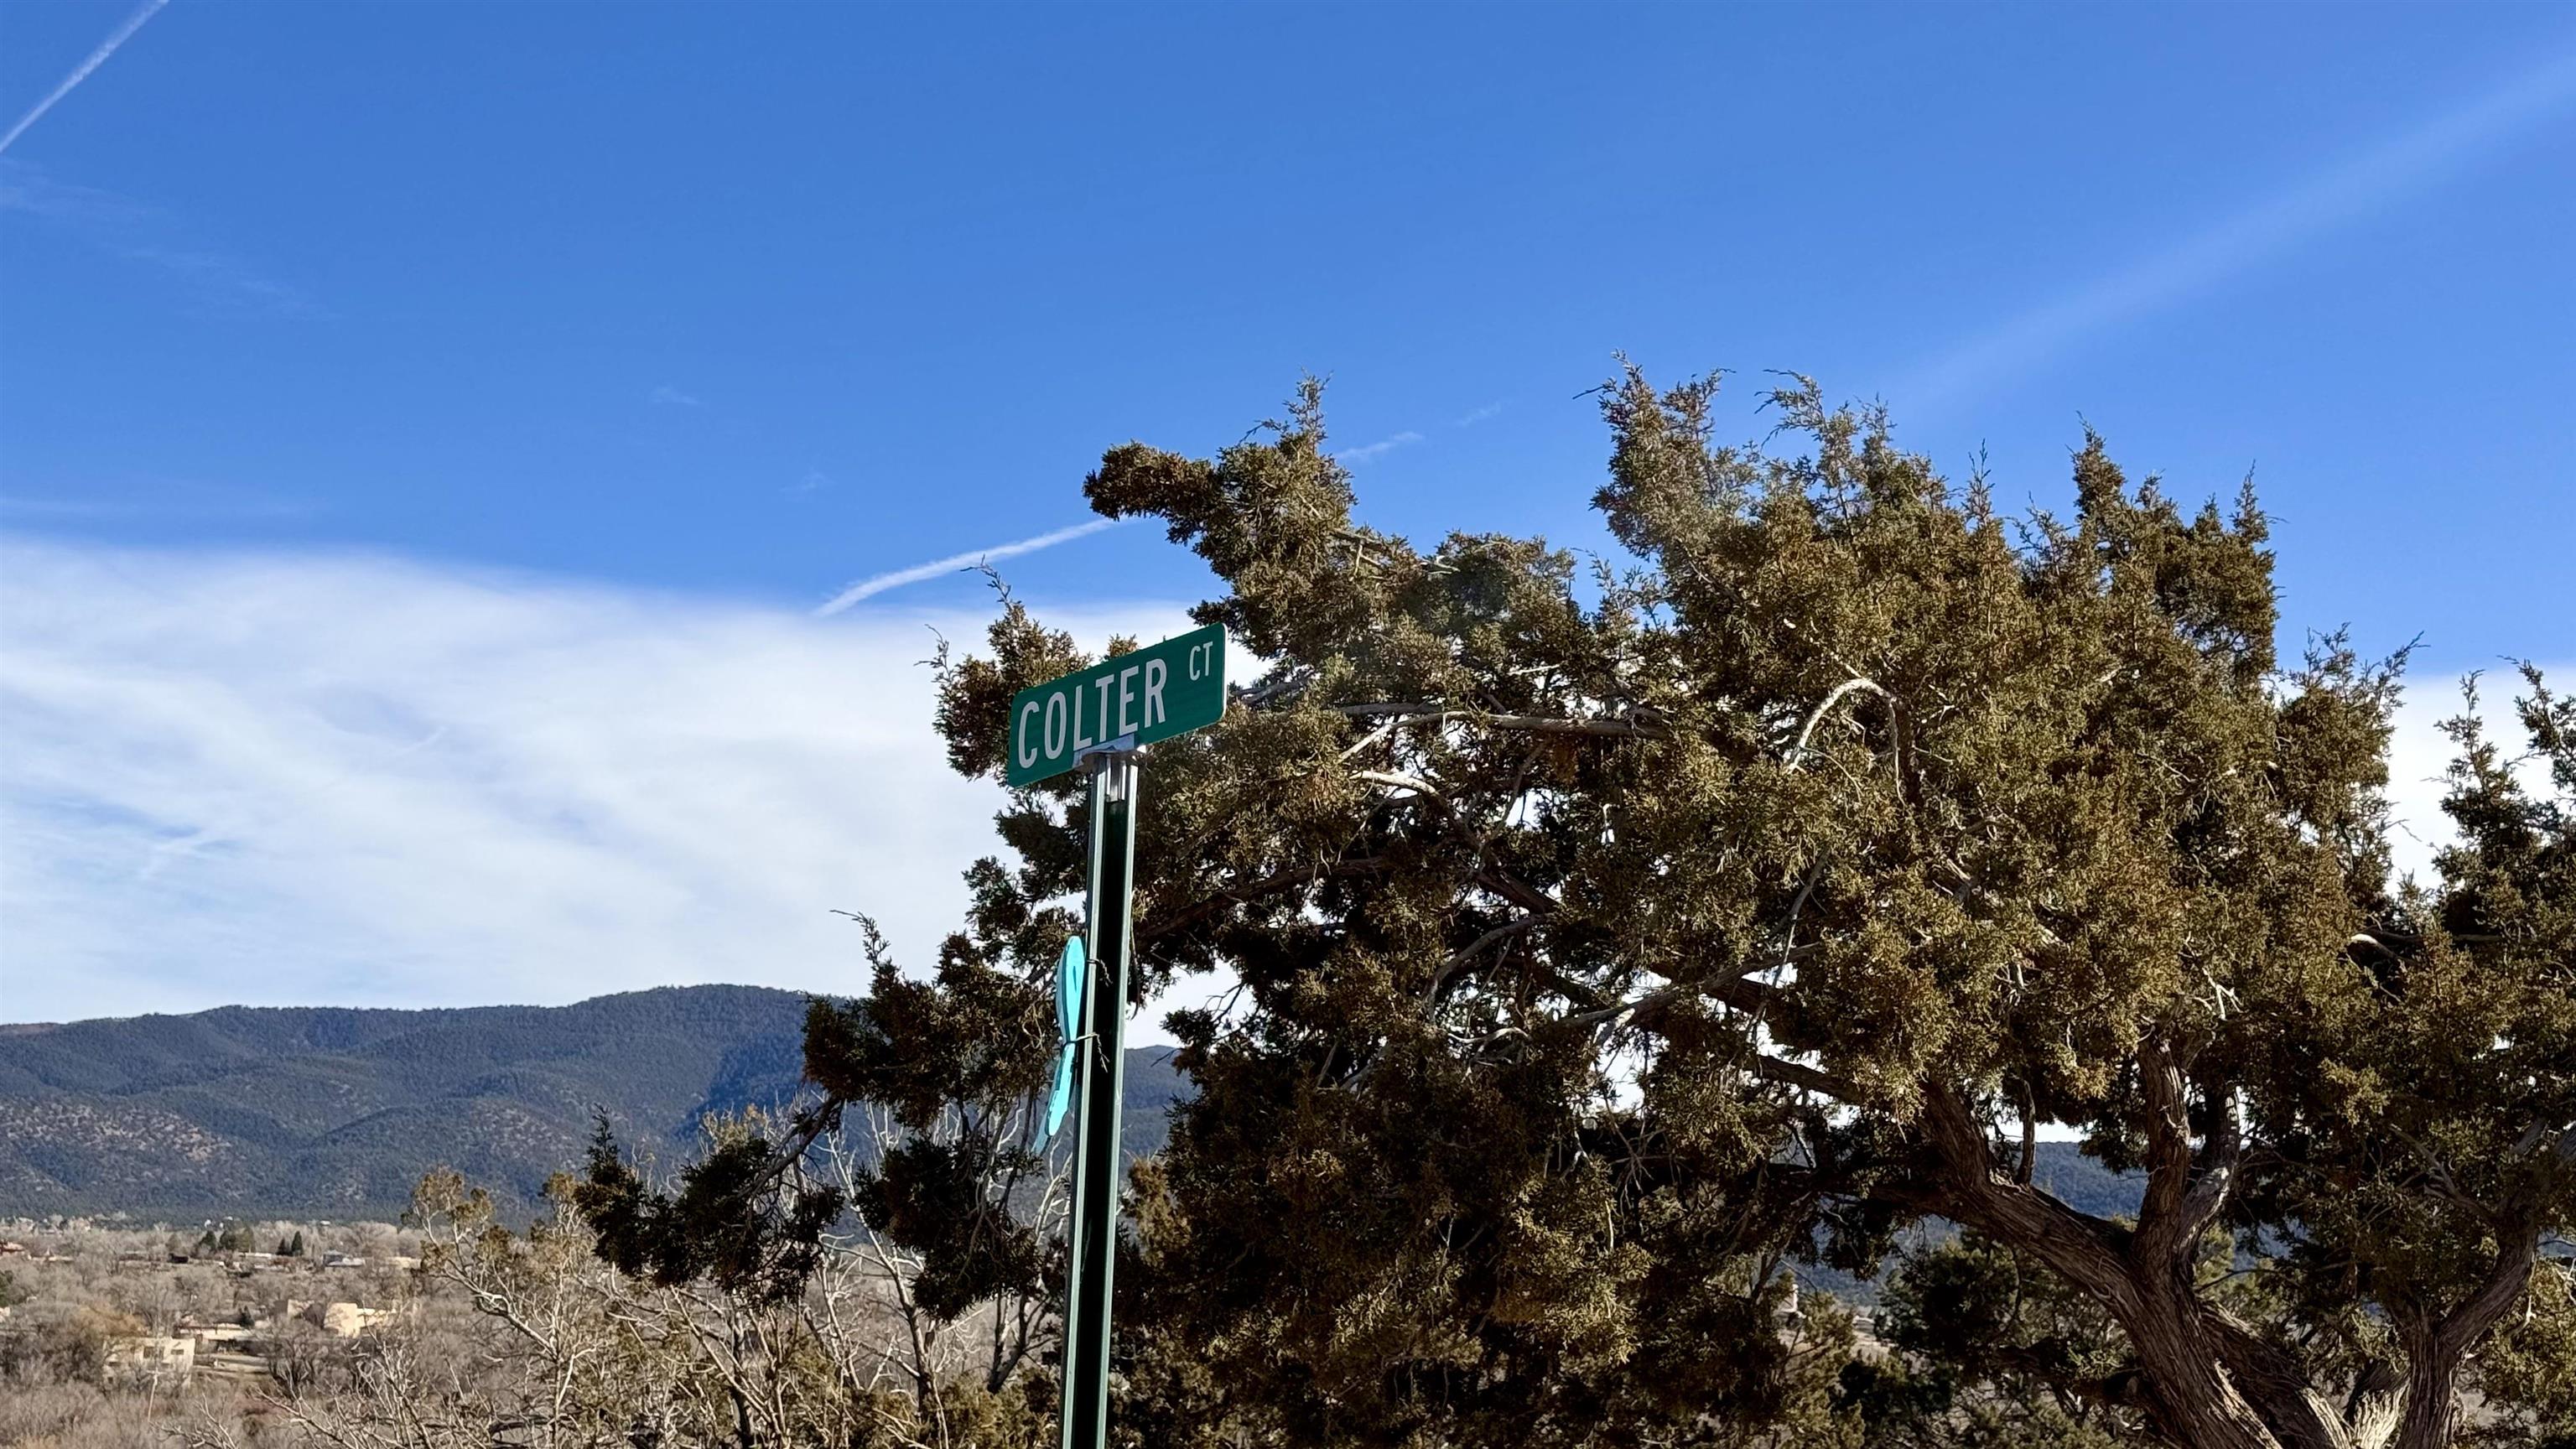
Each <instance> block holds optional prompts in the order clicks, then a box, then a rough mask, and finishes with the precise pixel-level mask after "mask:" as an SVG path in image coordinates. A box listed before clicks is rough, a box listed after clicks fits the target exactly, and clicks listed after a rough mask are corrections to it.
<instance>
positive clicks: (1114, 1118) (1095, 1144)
mask: <svg viewBox="0 0 2576 1449" xmlns="http://www.w3.org/2000/svg"><path fill="white" fill-rule="evenodd" d="M1138 781H1139V774H1138V771H1137V769H1136V755H1135V752H1134V751H1133V750H1117V751H1109V752H1103V753H1101V754H1098V755H1095V756H1093V758H1092V760H1091V898H1090V902H1089V916H1090V922H1091V953H1090V955H1091V960H1090V968H1089V976H1090V982H1089V985H1090V990H1089V992H1088V993H1087V995H1088V996H1089V998H1090V999H1089V1001H1088V1002H1086V1003H1085V1011H1084V1013H1083V1017H1084V1019H1083V1023H1082V1025H1083V1027H1084V1030H1083V1032H1082V1037H1081V1041H1080V1045H1079V1046H1078V1047H1077V1048H1076V1050H1078V1052H1079V1053H1080V1055H1079V1056H1078V1057H1076V1059H1075V1064H1074V1080H1075V1094H1076V1101H1077V1103H1078V1105H1077V1106H1076V1108H1075V1117H1074V1155H1073V1219H1072V1222H1071V1223H1070V1224H1069V1226H1068V1228H1067V1236H1068V1241H1069V1244H1070V1246H1071V1248H1072V1260H1073V1261H1072V1272H1071V1274H1070V1275H1069V1277H1070V1282H1069V1283H1068V1284H1067V1286H1066V1291H1065V1306H1064V1416H1063V1421H1062V1422H1063V1427H1064V1434H1063V1440H1062V1444H1063V1449H1101V1446H1102V1445H1105V1444H1106V1443H1107V1442H1108V1436H1109V1304H1110V1280H1111V1275H1112V1273H1113V1272H1114V1271H1115V1270H1116V1268H1117V1266H1118V1187H1119V1181H1120V1179H1121V1178H1122V1177H1124V1176H1125V1174H1124V1173H1123V1172H1122V1171H1121V1169H1122V1168H1123V1167H1124V1166H1125V1164H1124V1163H1123V1162H1121V1161H1120V1157H1121V1153H1120V1151H1119V1146H1120V1144H1119V1136H1120V1133H1119V1130H1118V1129H1119V1127H1120V1125H1121V1123H1120V1119H1121V1118H1122V1117H1124V1116H1125V1115H1126V1112H1125V1107H1124V1103H1125V1098H1126V1086H1127V1053H1126V1050H1125V1045H1126V1042H1125V1037H1126V1024H1127V961H1128V954H1129V948H1130V946H1131V945H1132V944H1133V942H1132V936H1133V932H1134V927H1135V914H1134V909H1135V875H1136V790H1137V784H1138Z"/></svg>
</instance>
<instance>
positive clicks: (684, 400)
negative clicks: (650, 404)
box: [653, 383, 706, 408]
mask: <svg viewBox="0 0 2576 1449" xmlns="http://www.w3.org/2000/svg"><path fill="white" fill-rule="evenodd" d="M653 401H655V402H657V403H661V404H663V405H664V406H666V407H675V408H702V407H705V406H706V404H705V403H704V402H701V401H699V400H698V399H697V398H695V397H692V396H690V395H689V394H687V393H685V392H682V391H680V390H679V389H678V388H676V387H673V386H671V385H670V384H669V383H664V384H662V385H661V386H660V387H657V388H655V389H653Z"/></svg>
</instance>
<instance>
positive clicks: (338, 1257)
mask: <svg viewBox="0 0 2576 1449" xmlns="http://www.w3.org/2000/svg"><path fill="white" fill-rule="evenodd" d="M322 1266H323V1267H325V1268H363V1267H365V1266H367V1260H366V1259H364V1258H359V1257H353V1256H351V1255H350V1254H347V1253H333V1254H331V1255H329V1256H328V1257H325V1258H324V1259H323V1260H322Z"/></svg>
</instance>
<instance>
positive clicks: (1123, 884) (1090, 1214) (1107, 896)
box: [1007, 624, 1225, 1449]
mask: <svg viewBox="0 0 2576 1449" xmlns="http://www.w3.org/2000/svg"><path fill="white" fill-rule="evenodd" d="M1224 714H1225V630H1224V629H1223V628H1221V627H1219V626H1217V625H1213V624H1211V625H1209V626H1208V627H1206V628H1204V629H1193V630H1191V631H1190V632H1189V633H1187V634H1183V635H1181V636H1179V637H1178V638H1174V639H1166V640H1164V641H1163V642H1162V643H1160V644H1155V645H1150V646H1148V647H1146V648H1143V649H1138V650H1135V651H1133V652H1131V653H1127V654H1121V655H1118V656H1117V657H1115V658H1112V659H1104V660H1102V661H1101V662H1100V663H1098V664H1095V665H1093V666H1091V667H1090V668H1089V669H1084V670H1079V671H1077V672H1075V673H1072V674H1068V675H1066V676H1064V677H1063V678H1061V679H1055V680H1050V681H1048V682H1047V683H1045V684H1041V685H1039V686H1037V687H1036V688H1034V689H1023V690H1021V691H1020V692H1019V693H1018V694H1017V695H1014V696H1013V697H1012V699H1011V738H1010V764H1009V768H1008V771H1007V778H1008V779H1009V781H1010V782H1011V783H1012V784H1014V785H1027V784H1033V783H1035V782H1036V781H1039V780H1045V779H1051V778H1053V777H1054V776H1057V775H1060V774H1063V773H1064V772H1065V771H1067V770H1071V769H1075V768H1083V767H1087V768H1088V769H1089V770H1090V771H1091V875H1090V891H1089V898H1088V900H1087V901H1086V909H1087V911H1088V921H1089V926H1090V930H1089V934H1090V937H1091V949H1090V951H1089V952H1088V953H1087V955H1088V957H1089V959H1088V961H1087V962H1084V961H1083V956H1082V955H1080V954H1077V953H1074V952H1067V953H1066V960H1067V962H1068V963H1081V964H1079V965H1069V966H1067V967H1063V968H1059V969H1074V970H1080V971H1082V973H1083V974H1084V975H1085V976H1086V977H1087V980H1086V981H1085V982H1084V984H1083V990H1082V996H1083V998H1084V999H1083V1000H1082V1002H1081V1004H1080V1007H1079V1010H1078V1012H1077V1014H1076V1023H1075V1025H1074V1028H1073V1030H1074V1033H1075V1034H1074V1036H1073V1039H1072V1040H1070V1041H1068V1042H1066V1043H1065V1046H1064V1050H1066V1051H1067V1052H1070V1053H1072V1054H1073V1058H1072V1060H1073V1075H1074V1085H1073V1096H1074V1103H1075V1106H1074V1150H1073V1220H1072V1222H1071V1223H1070V1224H1069V1225H1068V1226H1067V1229H1066V1237H1067V1242H1068V1244H1069V1246H1070V1248H1071V1250H1072V1251H1071V1258H1072V1264H1071V1268H1070V1271H1069V1272H1068V1274H1067V1279H1068V1281H1067V1282H1066V1285H1065V1303H1064V1413H1063V1419H1062V1421H1061V1422H1062V1426H1063V1435H1062V1440H1061V1443H1062V1449H1104V1446H1105V1445H1106V1444H1107V1443H1108V1442H1109V1305H1110V1274H1111V1270H1112V1269H1114V1268H1115V1267H1116V1266H1117V1262H1118V1187H1119V1182H1120V1179H1121V1178H1122V1177H1124V1176H1125V1174H1124V1173H1123V1172H1122V1171H1121V1168H1122V1167H1123V1165H1124V1164H1123V1163H1122V1162H1121V1161H1120V1153H1119V1140H1118V1137H1119V1133H1118V1129H1119V1125H1120V1119H1121V1117H1122V1116H1123V1115H1124V1111H1123V1104H1122V1099H1123V1098H1124V1097H1125V1095H1126V1086H1127V1055H1126V1051H1125V1038H1126V1025H1127V971H1128V961H1129V958H1130V955H1131V953H1132V950H1133V947H1134V944H1135V942H1134V933H1135V902H1136V800H1137V792H1138V788H1139V785H1140V783H1141V782H1140V780H1139V776H1138V771H1137V768H1136V751H1137V750H1138V749H1139V748H1140V747H1142V746H1145V745H1149V744H1152V743H1153V742H1154V741H1156V740H1167V739H1170V738H1171V737H1173V736H1174V735H1181V734H1187V733H1189V732H1190V731H1191V730H1195V729H1204V728H1206V727H1207V726H1209V725H1212V724H1214V723H1216V722H1217V720H1218V719H1220V718H1221V717H1223V716H1224Z"/></svg>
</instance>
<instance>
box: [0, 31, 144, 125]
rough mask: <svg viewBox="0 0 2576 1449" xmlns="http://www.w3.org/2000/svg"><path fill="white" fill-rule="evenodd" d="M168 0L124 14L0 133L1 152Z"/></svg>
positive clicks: (105, 59) (85, 78) (99, 64)
mask: <svg viewBox="0 0 2576 1449" xmlns="http://www.w3.org/2000/svg"><path fill="white" fill-rule="evenodd" d="M169 3H170V0H143V8H142V9H140V10H137V11H135V12H134V13H133V14H132V15H129V16H127V17H125V23H124V24H123V25H120V26H118V27H116V31H115V33H114V34H112V35H110V36H108V38H107V39H106V40H104V41H101V42H100V43H99V47H98V49H96V50H93V51H91V52H90V53H89V59H87V60H84V61H82V62H81V63H80V64H79V65H76V66H74V67H72V73H71V74H70V75H67V76H65V77H63V83H62V84H61V85H58V86H56V87H54V88H53V89H52V90H50V91H48V92H46V93H45V98H44V99H43V100H41V101H38V102H36V104H35V106H34V107H33V108H32V109H30V110H29V111H28V112H27V114H25V115H23V116H20V117H19V118H18V124H16V125H14V126H11V127H10V128H9V134H8V135H5V136H0V152H5V151H7V150H8V149H9V148H10V147H11V146H12V145H14V144H16V143H17V140H18V138H19V137H20V136H23V135H25V134H27V128H28V127H29V126H32V125H34V124H36V123H37V122H38V121H41V120H43V119H44V118H45V112H47V111H50V110H52V109H53V108H54V105H55V103H56V102H58V101H60V100H61V99H62V98H63V97H65V96H67V95H70V94H71V93H72V87H74V86H77V85H79V84H80V83H81V82H82V81H85V80H88V79H89V74H90V72H91V71H94V70H96V69H98V68H99V67H100V66H102V65H105V64H107V58H108V57H109V56H111V55H114V54H116V48H117V47H118V46H120V45H123V44H124V43H125V42H127V41H129V40H132V39H133V38H134V32H136V31H138V30H141V29H142V28H143V22H144V21H146V20H149V19H151V18H152V17H153V16H155V15H158V14H160V13H161V7H162V6H164V5H167V4H169Z"/></svg>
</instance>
